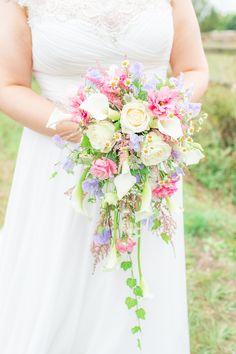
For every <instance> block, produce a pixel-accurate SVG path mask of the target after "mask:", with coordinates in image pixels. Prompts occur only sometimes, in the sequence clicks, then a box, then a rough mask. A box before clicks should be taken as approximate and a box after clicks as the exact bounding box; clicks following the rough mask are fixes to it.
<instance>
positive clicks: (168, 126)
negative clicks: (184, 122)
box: [157, 117, 183, 139]
mask: <svg viewBox="0 0 236 354" xmlns="http://www.w3.org/2000/svg"><path fill="white" fill-rule="evenodd" d="M157 126H158V129H159V131H160V132H161V133H162V134H164V135H168V136H170V137H172V138H174V139H178V138H181V137H182V136H183V130H182V126H181V122H180V120H179V118H177V117H172V118H165V119H161V120H158V124H157Z"/></svg>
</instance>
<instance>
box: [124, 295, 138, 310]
mask: <svg viewBox="0 0 236 354" xmlns="http://www.w3.org/2000/svg"><path fill="white" fill-rule="evenodd" d="M125 303H126V305H127V307H128V309H129V310H130V309H132V308H133V307H134V306H136V305H137V303H138V301H137V300H136V299H133V298H132V297H127V298H126V300H125Z"/></svg>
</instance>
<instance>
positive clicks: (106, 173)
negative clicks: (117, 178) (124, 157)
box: [90, 157, 117, 179]
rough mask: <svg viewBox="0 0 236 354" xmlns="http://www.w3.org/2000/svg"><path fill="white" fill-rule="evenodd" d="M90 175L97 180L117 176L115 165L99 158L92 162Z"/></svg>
mask: <svg viewBox="0 0 236 354" xmlns="http://www.w3.org/2000/svg"><path fill="white" fill-rule="evenodd" d="M90 172H91V174H92V175H93V176H94V177H96V178H99V179H107V178H111V177H112V176H113V175H115V174H117V165H116V163H115V162H114V161H112V160H110V159H107V158H106V157H101V158H100V159H97V160H94V161H93V163H92V166H91V169H90Z"/></svg>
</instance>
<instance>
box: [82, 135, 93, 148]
mask: <svg viewBox="0 0 236 354" xmlns="http://www.w3.org/2000/svg"><path fill="white" fill-rule="evenodd" d="M80 146H81V147H84V148H88V147H92V145H91V143H90V140H89V138H88V136H87V135H86V134H84V136H83V139H82V141H81V144H80Z"/></svg>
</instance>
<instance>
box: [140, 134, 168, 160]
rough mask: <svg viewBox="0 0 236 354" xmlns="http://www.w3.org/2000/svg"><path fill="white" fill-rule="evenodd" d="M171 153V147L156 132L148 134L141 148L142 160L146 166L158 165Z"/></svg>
mask: <svg viewBox="0 0 236 354" xmlns="http://www.w3.org/2000/svg"><path fill="white" fill-rule="evenodd" d="M170 154H171V147H170V145H168V144H167V143H165V142H164V141H163V139H162V137H161V136H159V135H158V134H157V133H155V132H151V133H149V134H147V135H146V137H145V140H144V143H143V144H142V148H141V161H142V162H143V163H144V165H146V166H153V165H157V164H158V163H160V162H162V161H165V160H167V159H168V158H169V156H170Z"/></svg>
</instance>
